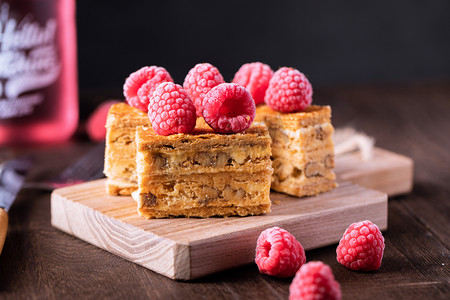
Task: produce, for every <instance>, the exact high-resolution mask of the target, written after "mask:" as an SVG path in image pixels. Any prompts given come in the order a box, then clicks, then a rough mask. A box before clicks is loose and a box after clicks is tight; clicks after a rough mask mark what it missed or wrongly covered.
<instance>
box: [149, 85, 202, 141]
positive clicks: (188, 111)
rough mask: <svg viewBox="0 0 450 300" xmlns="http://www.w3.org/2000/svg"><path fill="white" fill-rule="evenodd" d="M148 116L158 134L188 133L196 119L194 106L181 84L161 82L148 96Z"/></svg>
mask: <svg viewBox="0 0 450 300" xmlns="http://www.w3.org/2000/svg"><path fill="white" fill-rule="evenodd" d="M148 116H149V118H150V122H151V123H152V128H153V130H154V131H155V132H156V133H157V134H159V135H170V134H175V133H189V132H192V131H193V130H194V128H195V122H196V120H197V117H196V114H195V106H194V103H192V100H191V99H190V98H189V95H188V94H187V92H186V91H185V90H184V89H183V88H182V87H181V85H178V84H175V83H172V82H163V83H161V84H160V85H158V87H157V88H156V89H155V91H154V92H153V95H152V96H151V97H150V103H149V105H148Z"/></svg>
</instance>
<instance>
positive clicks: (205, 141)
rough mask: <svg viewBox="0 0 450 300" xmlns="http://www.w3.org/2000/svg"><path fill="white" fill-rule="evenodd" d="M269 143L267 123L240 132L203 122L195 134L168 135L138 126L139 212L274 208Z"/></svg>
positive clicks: (195, 213)
mask: <svg viewBox="0 0 450 300" xmlns="http://www.w3.org/2000/svg"><path fill="white" fill-rule="evenodd" d="M270 144H271V139H270V136H269V133H268V130H267V127H266V126H265V125H263V124H254V125H252V126H251V127H250V128H249V129H247V130H246V131H245V132H243V133H237V134H218V133H215V132H214V131H213V130H212V129H211V128H209V127H206V126H201V124H200V126H197V128H196V129H195V130H194V132H193V133H190V134H175V135H170V136H160V135H157V134H155V133H154V132H153V130H152V129H151V128H150V127H148V126H141V127H138V128H137V131H136V146H137V155H136V163H137V175H138V185H139V189H138V191H136V192H134V193H133V197H134V198H135V200H137V202H138V212H139V214H140V215H141V216H144V217H146V218H149V219H150V218H165V217H175V216H185V217H202V218H205V217H212V216H222V217H227V216H233V215H238V216H247V215H259V214H263V213H268V212H270V206H271V202H270V198H269V196H270V183H271V176H272V172H273V169H272V163H271V160H270V157H271V148H270Z"/></svg>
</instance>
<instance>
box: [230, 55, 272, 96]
mask: <svg viewBox="0 0 450 300" xmlns="http://www.w3.org/2000/svg"><path fill="white" fill-rule="evenodd" d="M272 75H273V71H272V69H271V68H270V67H269V66H268V65H266V64H263V63H260V62H255V63H249V64H244V65H242V67H241V68H240V69H239V70H238V71H237V72H236V75H234V79H233V83H237V84H239V85H242V86H243V87H245V88H246V89H247V90H248V91H249V92H250V94H251V95H252V97H253V100H255V104H260V103H264V95H265V94H266V90H267V87H268V86H269V81H270V78H272Z"/></svg>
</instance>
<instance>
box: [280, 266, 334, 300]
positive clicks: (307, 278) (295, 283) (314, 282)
mask: <svg viewBox="0 0 450 300" xmlns="http://www.w3.org/2000/svg"><path fill="white" fill-rule="evenodd" d="M341 298H342V294H341V287H340V285H339V283H338V282H337V281H336V280H335V279H334V275H333V271H331V268H330V266H328V265H326V264H324V263H323V262H321V261H311V262H309V263H306V264H304V265H303V266H302V267H301V268H300V270H298V272H297V273H296V274H295V277H294V280H292V283H291V286H290V287H289V299H290V300H297V299H315V300H321V299H323V300H339V299H341Z"/></svg>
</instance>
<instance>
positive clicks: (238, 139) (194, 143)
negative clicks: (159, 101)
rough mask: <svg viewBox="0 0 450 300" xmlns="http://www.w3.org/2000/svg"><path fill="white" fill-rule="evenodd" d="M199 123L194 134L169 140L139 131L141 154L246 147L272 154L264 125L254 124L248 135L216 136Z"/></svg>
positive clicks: (152, 132)
mask: <svg viewBox="0 0 450 300" xmlns="http://www.w3.org/2000/svg"><path fill="white" fill-rule="evenodd" d="M203 122H204V121H203ZM203 122H198V123H203ZM198 123H197V125H196V128H195V129H194V131H193V132H192V133H189V134H181V133H180V134H173V135H169V136H163V135H157V134H156V133H155V132H154V131H153V130H152V129H151V127H149V126H142V127H139V129H138V134H137V136H136V139H137V142H138V151H151V152H156V151H158V152H164V153H174V151H196V152H200V151H211V150H224V151H225V150H226V151H232V150H233V149H235V148H236V147H239V146H244V147H247V148H248V149H250V148H252V147H264V148H266V151H265V153H267V152H270V147H267V146H270V143H271V139H270V136H269V132H268V131H267V127H266V126H265V125H264V124H262V123H253V125H252V126H251V127H250V128H249V129H247V130H246V131H244V132H241V133H235V134H219V133H215V132H214V131H213V129H212V128H210V127H209V126H200V125H199V124H198Z"/></svg>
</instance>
